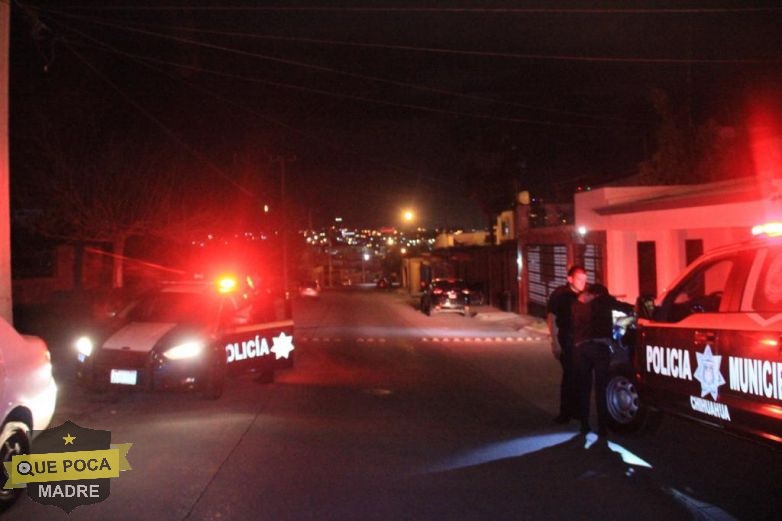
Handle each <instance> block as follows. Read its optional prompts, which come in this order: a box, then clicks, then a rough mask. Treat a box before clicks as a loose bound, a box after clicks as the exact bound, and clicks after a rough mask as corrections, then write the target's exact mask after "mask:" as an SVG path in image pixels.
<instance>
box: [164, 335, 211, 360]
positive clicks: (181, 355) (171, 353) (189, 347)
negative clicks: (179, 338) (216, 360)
mask: <svg viewBox="0 0 782 521" xmlns="http://www.w3.org/2000/svg"><path fill="white" fill-rule="evenodd" d="M203 350H204V343H203V342H200V341H198V340H193V341H191V342H185V343H183V344H179V345H177V346H174V347H172V348H170V349H168V350H167V351H165V352H164V353H163V356H165V357H166V358H168V359H169V360H183V359H185V358H195V357H197V356H200V355H201V352H202V351H203Z"/></svg>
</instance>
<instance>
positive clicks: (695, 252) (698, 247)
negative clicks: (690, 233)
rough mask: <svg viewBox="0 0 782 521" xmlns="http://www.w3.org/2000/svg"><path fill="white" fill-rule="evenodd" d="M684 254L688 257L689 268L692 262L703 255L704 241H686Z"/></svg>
mask: <svg viewBox="0 0 782 521" xmlns="http://www.w3.org/2000/svg"><path fill="white" fill-rule="evenodd" d="M684 254H685V256H686V257H687V266H689V265H690V264H692V261H694V260H695V259H697V258H698V257H700V256H701V255H703V239H687V240H686V241H684Z"/></svg>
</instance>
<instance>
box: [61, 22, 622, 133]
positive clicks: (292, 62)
mask: <svg viewBox="0 0 782 521" xmlns="http://www.w3.org/2000/svg"><path fill="white" fill-rule="evenodd" d="M59 14H62V13H59ZM64 16H68V17H73V18H77V19H80V20H83V21H87V22H92V23H95V24H98V25H105V26H108V27H112V28H116V29H121V30H126V31H130V32H137V33H140V34H145V35H150V36H156V37H158V38H162V39H168V40H174V41H177V42H180V43H188V44H192V45H196V46H199V47H204V48H208V49H213V50H219V51H223V52H228V53H232V54H238V55H241V56H247V57H252V58H257V59H260V60H267V61H273V62H278V63H283V64H286V65H294V66H298V67H304V68H309V69H314V70H318V71H321V72H330V73H336V74H340V75H345V76H349V77H354V78H359V79H363V80H368V81H374V82H381V83H389V84H392V85H396V86H404V87H408V88H414V89H417V90H423V91H427V92H431V93H436V94H448V95H450V94H452V93H451V92H449V91H443V90H441V89H435V88H430V87H424V86H420V85H416V84H412V83H405V82H399V81H395V80H389V79H387V78H381V77H377V76H368V75H364V74H358V73H352V72H348V71H342V70H339V69H334V68H332V67H325V66H321V65H313V64H309V63H304V62H300V61H296V60H288V59H284V58H277V57H274V56H269V55H266V54H260V53H254V52H249V51H244V50H241V49H234V48H232V47H225V46H222V45H215V44H210V43H204V42H199V41H197V40H191V39H189V38H182V37H178V36H172V35H167V34H162V33H157V32H154V31H147V30H143V29H134V28H132V27H128V26H122V25H119V24H114V23H110V22H105V21H98V20H90V19H87V18H84V17H79V16H71V15H67V14H66V15H64ZM277 85H278V86H283V85H286V84H282V83H277ZM287 87H288V88H297V89H300V90H309V89H311V88H310V87H301V86H292V85H289V84H288V85H287ZM315 91H317V92H319V93H321V94H323V93H326V92H328V91H321V90H318V89H315ZM332 95H337V94H335V93H332ZM338 96H341V97H353V98H354V99H358V100H361V101H367V102H372V103H382V104H386V105H391V106H396V107H400V108H407V109H413V110H421V111H426V112H434V113H439V114H447V115H453V116H467V117H472V118H478V119H486V120H494V121H502V122H507V123H521V124H530V125H540V126H548V127H570V128H588V129H603V130H604V129H613V128H616V126H608V125H590V124H586V123H562V122H555V121H550V120H535V119H531V118H512V117H500V116H489V115H485V114H476V113H470V112H463V111H455V110H448V109H438V108H433V107H425V106H422V105H413V104H407V103H396V102H388V101H383V100H373V99H371V98H365V97H361V96H351V95H348V94H339V95H338Z"/></svg>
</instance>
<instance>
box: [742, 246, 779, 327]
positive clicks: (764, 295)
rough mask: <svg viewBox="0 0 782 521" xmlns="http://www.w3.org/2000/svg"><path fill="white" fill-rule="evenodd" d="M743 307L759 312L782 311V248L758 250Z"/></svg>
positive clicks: (746, 309)
mask: <svg viewBox="0 0 782 521" xmlns="http://www.w3.org/2000/svg"><path fill="white" fill-rule="evenodd" d="M741 309H742V311H754V312H757V313H774V314H776V313H780V312H782V248H780V247H777V248H774V249H761V250H759V251H758V254H757V257H756V258H755V263H754V264H753V267H752V271H751V272H750V275H749V279H748V281H747V293H746V294H745V295H744V298H743V299H742V305H741Z"/></svg>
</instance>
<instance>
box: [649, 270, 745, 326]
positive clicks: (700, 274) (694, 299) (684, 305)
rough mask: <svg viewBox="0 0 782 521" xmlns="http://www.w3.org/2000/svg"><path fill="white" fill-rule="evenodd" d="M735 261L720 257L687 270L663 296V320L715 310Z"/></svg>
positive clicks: (674, 319) (715, 311)
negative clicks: (685, 275)
mask: <svg viewBox="0 0 782 521" xmlns="http://www.w3.org/2000/svg"><path fill="white" fill-rule="evenodd" d="M734 264H735V262H734V260H733V258H732V257H730V258H723V259H719V260H716V261H714V262H711V263H709V264H707V265H705V266H701V267H700V268H698V269H697V270H695V271H693V272H692V273H690V274H689V275H688V276H687V278H685V279H684V280H683V281H682V282H681V283H680V284H679V285H678V286H677V287H676V288H674V289H673V290H672V291H671V293H669V294H668V296H667V297H666V298H665V303H664V304H663V309H664V310H665V311H666V312H665V317H666V318H667V320H665V321H666V322H678V321H680V320H682V319H684V318H685V317H687V316H689V315H691V314H693V313H717V312H719V311H720V305H721V304H722V296H723V293H724V292H725V288H726V287H727V285H728V281H729V280H730V274H731V271H732V270H733V266H734Z"/></svg>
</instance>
